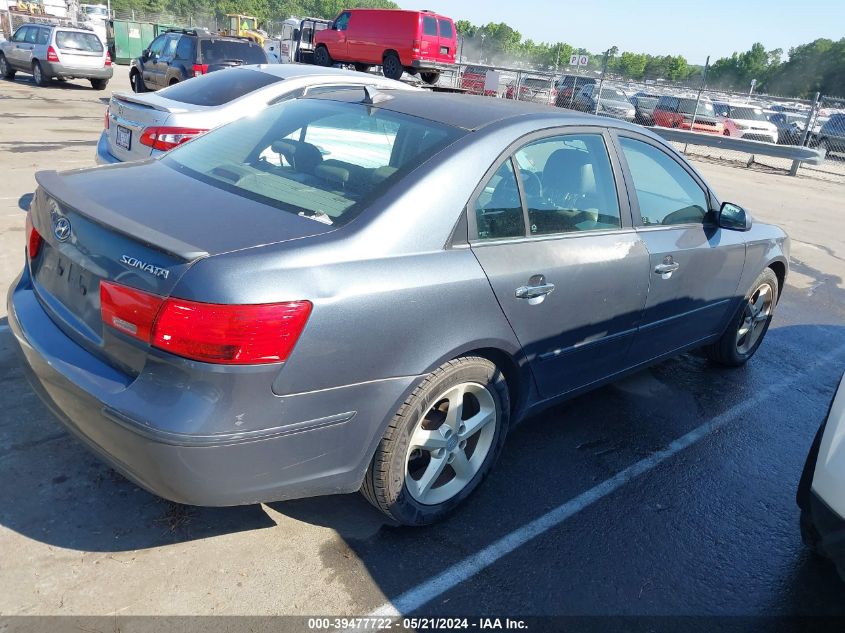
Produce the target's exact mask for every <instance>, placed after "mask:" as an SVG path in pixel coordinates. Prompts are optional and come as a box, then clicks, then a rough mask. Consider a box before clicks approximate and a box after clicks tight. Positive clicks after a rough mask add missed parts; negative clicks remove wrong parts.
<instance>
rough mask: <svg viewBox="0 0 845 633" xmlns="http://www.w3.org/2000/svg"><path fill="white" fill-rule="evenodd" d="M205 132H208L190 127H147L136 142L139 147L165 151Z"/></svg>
mask: <svg viewBox="0 0 845 633" xmlns="http://www.w3.org/2000/svg"><path fill="white" fill-rule="evenodd" d="M205 132H208V130H200V129H197V128H191V127H148V128H147V129H145V130H144V132H143V133H142V134H141V138H140V139H138V140H139V141H140V143H141V145H146V146H147V147H152V148H153V149H160V150H162V151H167V150H169V149H173V148H174V147H176V146H177V145H181V144H182V143H186V142H188V141H190V140H191V139H192V138H194V137H196V136H199V135H200V134H204V133H205Z"/></svg>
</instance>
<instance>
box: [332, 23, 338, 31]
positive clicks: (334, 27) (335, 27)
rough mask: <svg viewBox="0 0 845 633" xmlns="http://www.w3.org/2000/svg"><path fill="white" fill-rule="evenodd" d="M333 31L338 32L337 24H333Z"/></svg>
mask: <svg viewBox="0 0 845 633" xmlns="http://www.w3.org/2000/svg"><path fill="white" fill-rule="evenodd" d="M331 29H332V31H337V24H335V23H334V22H332V26H331Z"/></svg>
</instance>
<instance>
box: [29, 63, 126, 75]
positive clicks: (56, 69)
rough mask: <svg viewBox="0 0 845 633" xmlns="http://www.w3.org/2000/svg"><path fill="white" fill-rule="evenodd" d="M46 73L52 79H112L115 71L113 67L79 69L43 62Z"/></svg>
mask: <svg viewBox="0 0 845 633" xmlns="http://www.w3.org/2000/svg"><path fill="white" fill-rule="evenodd" d="M42 66H43V68H44V73H45V74H47V75H49V76H50V77H68V78H75V79H111V78H112V75H114V70H112V67H111V66H105V67H103V68H79V67H74V66H66V65H65V64H60V63H57V62H42Z"/></svg>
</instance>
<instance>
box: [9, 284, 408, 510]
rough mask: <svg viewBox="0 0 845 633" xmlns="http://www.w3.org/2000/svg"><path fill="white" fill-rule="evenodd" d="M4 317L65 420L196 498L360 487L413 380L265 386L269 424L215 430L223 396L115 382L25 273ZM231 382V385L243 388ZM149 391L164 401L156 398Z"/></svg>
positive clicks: (160, 485) (131, 467)
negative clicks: (298, 388)
mask: <svg viewBox="0 0 845 633" xmlns="http://www.w3.org/2000/svg"><path fill="white" fill-rule="evenodd" d="M8 315H9V316H8V320H9V327H10V329H11V331H12V333H13V335H14V338H15V340H16V343H17V345H16V347H17V351H18V352H19V355H20V357H21V360H22V364H23V366H24V368H25V372H26V375H27V378H28V380H29V382H30V384H31V385H32V387H33V389H34V390H35V391H36V393H37V394H38V395H39V397H40V398H41V399H42V400H43V401H44V403H45V404H46V405H47V406H48V407H49V408H50V410H51V411H52V412H53V414H54V415H55V416H56V417H57V418H58V419H59V421H60V422H61V423H62V424H63V425H64V426H66V427H67V428H68V430H70V431H71V432H72V433H73V434H74V435H75V436H76V437H77V438H79V439H80V440H81V441H82V442H83V443H84V444H85V445H86V446H88V448H89V449H91V450H92V451H93V452H94V453H95V454H97V455H98V456H99V457H100V458H101V459H102V460H103V461H105V462H106V463H108V464H109V465H110V466H112V467H113V468H115V469H116V470H118V471H119V472H121V473H122V474H124V475H125V476H126V477H128V478H129V479H131V480H132V481H134V482H135V483H137V484H138V485H140V486H141V487H143V488H145V489H146V490H148V491H150V492H152V493H153V494H156V495H158V496H160V497H164V498H166V499H170V500H172V501H176V502H178V503H185V504H190V505H203V506H230V505H243V504H250V503H258V502H264V501H278V500H283V499H292V498H299V497H309V496H316V495H323V494H334V493H343V492H354V491H356V490H357V489H358V488H359V487H360V484H361V481H362V480H363V477H364V473H365V471H366V468H367V466H368V465H369V460H370V459H371V457H372V454H373V452H374V451H375V447H376V444H377V442H378V440H379V439H380V437H381V433H382V432H383V430H384V427H385V426H386V424H387V421H388V419H389V414H390V413H392V411H393V407H394V406H398V405H397V403H398V402H401V399H404V397H406V393H407V392H409V391H410V389H411V388H412V385H413V384H414V381H415V377H406V378H396V379H389V380H383V381H375V382H371V383H366V384H363V385H351V386H347V387H339V388H336V389H330V390H325V391H321V392H310V393H303V394H295V395H290V396H284V397H279V396H272V395H270V394H268V396H267V397H268V398H271V397H272V398H273V399H274V400H275V401H276V402H274V404H276V408H275V409H274V411H275V413H276V414H277V416H278V417H276V415H273V414H271V415H269V416H267V417H268V419H267V420H266V422H267V424H266V425H262V428H253V429H251V430H249V431H244V432H241V431H237V430H234V431H232V432H225V433H220V432H218V431H215V432H211V428H213V427H215V426H217V427H219V422H220V420H219V419H217V417H215V414H219V410H218V409H219V404H218V403H212V405H211V408H209V402H208V400H207V399H205V398H202V400H205V402H199V401H198V403H197V406H196V407H194V409H193V410H186V408H185V407H182V406H178V403H176V402H175V400H176V399H177V398H178V397H179V396H180V395H184V392H190V391H193V392H197V393H201V392H202V390H203V389H209V388H210V385H207V384H203V383H198V384H190V383H189V384H187V385H175V384H174V385H168V384H161V380H160V378H159V385H158V387H157V391H156V392H153V393H152V394H151V392H150V385H146V386H145V385H143V384H142V383H143V382H144V375H143V372H142V375H141V376H138V377H137V378H135V379H134V381H133V380H129V381H127V382H128V384H119V385H117V386H116V381H114V380H111V379H110V377H111V376H112V375H114V374H115V373H116V370H114V369H113V368H111V367H110V366H108V365H106V364H104V363H102V362H101V361H99V360H98V359H97V358H95V357H94V356H93V355H91V354H90V353H89V352H87V351H86V350H85V349H83V348H82V347H80V346H78V345H77V344H76V343H75V342H74V341H72V340H71V339H70V338H68V337H67V336H66V335H65V334H64V333H63V332H62V331H61V330H60V329H59V328H58V327H57V326H56V325H55V324H54V323H53V321H52V320H51V319H50V317H49V316H48V315H47V313H46V312H45V311H44V310H43V309H42V308H41V305H40V304H39V302H38V300H37V298H36V296H35V293H34V291H33V289H32V286H31V284H30V281H29V276H28V273H27V272H26V271H24V273H23V274H22V275H21V277H20V278H19V279H18V280H17V281H16V283H15V284H14V285H13V287H12V288H11V289H10V291H9V296H8ZM235 385H236V383H235V382H234V381H233V382H232V383H231V385H230V390H232V391H236V390H237V387H236V386H235ZM169 390H173V393H168V391H169ZM267 391H268V392H269V391H270V387H269V385H268V387H267ZM180 392H181V393H180ZM210 395H213V396H214V397H215V398H216V399H218V400H219V399H221V398H222V396H221V394H219V393H218V394H216V395H215V394H210ZM151 396H152V397H158V398H159V399H160V400H163V402H164V403H165V404H164V405H162V402H161V401H160V402H150V401H149V398H150V397H151ZM145 399H146V400H145ZM171 402H172V403H171ZM133 403H134V404H135V406H136V407H137V405H139V404H140V405H142V406H143V405H147V407H148V408H149V409H155V408H156V407H158V408H159V411H167V412H171V413H172V416H173V417H171V418H170V419H167V420H161V424H160V426H159V425H158V419H159V417H162V415H161V413H158V414H154V416H153V419H156V420H157V422H156V424H152V423H150V422H143V421H139V419H138V418H139V416H137V415H136V414H134V413H132V412H131V408H132V405H133ZM167 403H171V404H167ZM215 404H217V407H215V406H214V405H215ZM162 406H165V409H161V407H162ZM245 406H246V405H245ZM262 408H265V407H264V405H262ZM245 410H246V409H245ZM280 412H284V413H283V414H280ZM177 416H179V417H181V418H182V419H181V420H179V419H174V418H175V417H177ZM280 418H281V419H280ZM165 426H166V427H167V428H166V429H165V428H162V427H165ZM230 428H231V429H236V428H237V427H236V426H235V425H233V426H231V427H230ZM174 429H178V430H174Z"/></svg>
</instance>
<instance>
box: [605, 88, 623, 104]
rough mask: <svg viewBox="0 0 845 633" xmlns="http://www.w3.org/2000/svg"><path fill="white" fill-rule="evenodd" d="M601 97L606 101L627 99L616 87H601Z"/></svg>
mask: <svg viewBox="0 0 845 633" xmlns="http://www.w3.org/2000/svg"><path fill="white" fill-rule="evenodd" d="M601 98H602V99H606V100H607V101H627V100H628V97H626V96H625V93H624V92H622V91H621V90H619V89H618V88H602V89H601Z"/></svg>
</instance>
